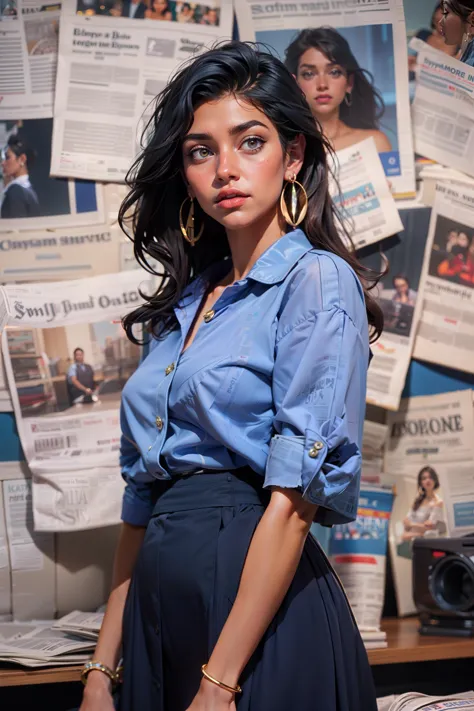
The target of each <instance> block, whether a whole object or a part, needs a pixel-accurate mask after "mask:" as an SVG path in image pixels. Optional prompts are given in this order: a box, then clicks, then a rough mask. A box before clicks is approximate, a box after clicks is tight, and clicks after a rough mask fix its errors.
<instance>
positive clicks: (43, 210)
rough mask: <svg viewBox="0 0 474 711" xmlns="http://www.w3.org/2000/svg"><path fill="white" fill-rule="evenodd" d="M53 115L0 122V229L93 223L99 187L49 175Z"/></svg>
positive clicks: (98, 220) (99, 212)
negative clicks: (46, 117)
mask: <svg viewBox="0 0 474 711" xmlns="http://www.w3.org/2000/svg"><path fill="white" fill-rule="evenodd" d="M52 131H53V120H52V119H32V120H27V121H23V120H19V119H18V120H11V121H0V158H1V161H0V232H11V231H14V230H39V229H52V228H58V227H80V226H81V225H97V224H102V223H103V222H104V221H105V211H104V200H103V191H102V186H101V185H100V184H98V183H95V182H91V181H81V182H79V181H74V180H66V179H64V178H62V179H57V178H52V177H50V164H51V140H52Z"/></svg>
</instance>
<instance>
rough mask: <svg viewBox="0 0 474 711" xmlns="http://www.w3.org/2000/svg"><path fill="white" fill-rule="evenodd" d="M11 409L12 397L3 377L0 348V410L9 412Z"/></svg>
mask: <svg viewBox="0 0 474 711" xmlns="http://www.w3.org/2000/svg"><path fill="white" fill-rule="evenodd" d="M11 410H13V405H12V399H11V397H10V391H9V389H8V386H7V382H6V378H5V367H4V365H3V356H2V353H1V350H0V412H11Z"/></svg>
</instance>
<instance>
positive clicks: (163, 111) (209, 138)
mask: <svg viewBox="0 0 474 711" xmlns="http://www.w3.org/2000/svg"><path fill="white" fill-rule="evenodd" d="M275 97H278V101H276V100H275ZM150 129H151V136H150V138H149V142H148V145H147V146H146V147H145V149H144V150H143V153H142V155H141V156H140V158H139V160H138V162H137V164H136V166H135V170H134V171H133V174H132V177H131V187H132V190H131V192H130V194H129V195H128V197H127V198H126V200H125V201H124V203H123V205H122V207H121V211H120V219H121V224H122V225H123V226H125V223H124V218H125V215H129V214H130V211H133V213H134V218H133V224H134V247H135V254H136V257H137V259H138V261H139V262H142V263H144V262H146V260H147V259H148V258H150V257H153V258H156V259H157V260H159V261H160V264H161V265H163V267H164V269H165V270H166V274H167V278H166V280H165V282H164V283H163V284H162V285H161V286H160V288H159V289H158V290H157V292H156V293H155V294H154V295H153V296H151V297H150V298H148V299H147V302H146V303H145V305H144V306H143V307H141V308H139V309H137V310H136V311H135V312H133V313H132V314H131V315H129V316H128V317H127V318H126V319H125V323H124V325H125V328H126V329H127V333H128V335H129V337H131V338H132V340H134V336H133V333H135V330H134V329H136V328H137V327H141V326H142V325H143V324H145V325H146V326H147V328H148V330H149V332H150V333H151V334H152V339H151V344H150V352H149V354H148V356H147V357H146V358H145V359H144V361H143V362H142V364H141V366H140V367H139V368H138V370H137V372H136V373H135V374H134V375H133V376H132V377H131V378H130V380H129V381H128V383H127V385H126V387H125V389H124V392H123V400H122V428H123V438H122V449H121V463H122V472H123V476H124V478H125V480H126V482H127V486H126V490H125V494H124V507H123V513H122V517H123V521H124V523H123V528H122V536H121V540H120V543H119V546H118V551H117V556H116V564H115V573H114V587H113V591H112V593H111V596H110V598H109V603H108V606H107V612H106V616H105V620H104V624H103V627H102V631H101V636H100V639H99V642H98V645H97V648H96V652H95V660H97V662H100V663H102V664H103V665H106V667H108V668H110V669H113V668H115V666H116V664H117V661H118V657H119V649H120V644H121V642H122V627H121V621H122V617H123V660H124V661H123V665H124V672H123V673H124V682H123V686H122V689H121V701H120V703H121V706H120V708H121V711H132V710H133V711H138V710H140V711H165V710H166V711H234V710H235V708H236V703H237V704H238V708H239V711H250V710H251V709H252V710H254V709H258V711H270V710H271V711H288V709H289V708H295V709H298V711H349V710H350V711H358V710H360V711H375V709H376V702H375V695H374V689H373V683H372V676H371V672H370V668H369V665H368V661H367V656H366V653H365V649H364V647H363V644H362V642H361V638H360V636H359V633H358V631H357V627H356V624H355V622H354V618H353V617H352V615H351V612H350V608H349V605H348V603H347V601H346V599H345V596H344V593H343V590H342V588H341V586H340V584H339V583H338V581H337V579H336V578H335V576H334V574H333V572H332V569H331V568H330V565H329V563H328V561H327V559H326V558H325V557H324V555H323V553H322V551H321V550H320V548H319V546H318V545H317V543H316V542H315V540H314V539H313V538H312V537H311V536H308V532H309V529H310V526H311V523H312V521H313V520H316V521H319V522H320V523H323V524H324V525H329V526H330V525H332V524H334V523H342V522H350V521H352V520H354V519H355V518H356V513H357V502H358V493H359V475H360V464H361V455H360V441H361V431H362V425H363V418H364V410H365V405H364V402H365V385H366V370H367V365H368V360H369V337H368V334H369V329H368V322H369V323H370V325H371V327H372V329H373V333H374V336H377V335H378V334H379V333H380V330H381V326H382V323H381V322H382V316H381V312H380V310H379V308H378V307H377V305H376V304H375V303H374V301H373V299H372V298H371V296H370V294H369V293H368V292H367V291H365V292H364V288H363V287H362V285H361V283H360V281H359V279H358V278H357V274H361V271H362V269H361V267H360V265H359V263H358V262H357V260H356V258H355V257H354V255H353V254H352V253H351V252H349V251H348V250H347V249H346V247H345V246H344V244H343V242H342V241H341V238H340V237H339V234H338V231H337V229H336V226H335V220H334V214H333V206H332V202H331V200H330V197H329V194H328V169H327V165H326V152H327V146H326V144H325V142H324V140H323V139H322V137H321V134H320V132H319V129H318V128H317V126H316V123H315V121H314V119H313V117H312V114H311V111H310V109H309V107H308V105H307V103H306V101H305V99H304V96H303V94H302V93H301V92H300V90H299V89H298V86H297V84H296V82H295V81H294V79H293V77H292V76H291V74H290V73H289V72H288V71H287V70H286V69H285V67H284V65H283V64H282V63H281V62H280V61H279V60H278V59H276V58H275V57H274V56H273V55H271V54H267V53H265V52H260V51H258V50H257V49H254V48H253V47H252V46H250V45H248V44H245V43H240V42H235V43H229V44H226V45H224V46H221V47H220V48H216V49H214V50H211V51H210V52H206V53H203V54H201V55H199V56H198V57H197V58H196V59H195V60H194V61H193V62H192V63H190V64H188V65H187V66H185V68H184V69H182V70H181V71H180V72H179V73H178V74H176V75H175V77H174V78H173V80H172V81H171V82H170V84H168V86H167V87H166V89H165V90H164V91H163V93H162V94H161V96H160V98H159V100H158V104H157V108H156V112H155V115H154V116H153V118H152V120H151V124H150ZM296 180H297V181H298V184H297V183H296ZM293 188H295V192H294V194H293ZM297 223H300V224H301V226H302V229H298V228H297V227H296V225H297ZM303 230H304V231H303ZM367 278H368V275H367V273H365V281H364V283H365V284H367ZM132 575H133V579H132V581H131V583H130V579H131V577H132ZM124 606H125V607H124ZM205 664H207V666H204V668H203V669H202V667H203V665H205ZM107 673H108V672H105V673H104V671H103V670H102V671H101V670H100V669H94V670H93V671H92V672H90V674H89V676H88V678H87V686H86V689H85V698H84V702H83V705H82V707H81V711H96V710H97V711H99V709H100V711H110V710H111V709H112V701H111V696H110V682H109V679H108V677H107ZM240 687H241V690H240Z"/></svg>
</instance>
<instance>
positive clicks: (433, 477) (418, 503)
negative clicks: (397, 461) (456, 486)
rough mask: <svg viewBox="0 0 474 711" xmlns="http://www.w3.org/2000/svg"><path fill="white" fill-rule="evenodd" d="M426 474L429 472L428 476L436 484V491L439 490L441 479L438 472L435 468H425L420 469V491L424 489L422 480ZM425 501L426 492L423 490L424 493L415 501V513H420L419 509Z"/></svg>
mask: <svg viewBox="0 0 474 711" xmlns="http://www.w3.org/2000/svg"><path fill="white" fill-rule="evenodd" d="M425 472H428V474H429V475H430V478H431V481H432V482H433V484H434V489H435V491H436V489H439V477H438V475H437V473H436V471H435V470H434V469H433V467H423V469H420V471H419V472H418V489H421V488H422V486H421V480H422V478H423V474H424V473H425ZM425 499H426V491H425V490H424V489H423V491H422V492H421V493H420V494H418V496H417V497H416V499H415V501H414V504H413V511H418V509H419V508H420V506H421V504H422V503H423V501H424V500H425Z"/></svg>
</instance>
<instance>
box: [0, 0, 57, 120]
mask: <svg viewBox="0 0 474 711" xmlns="http://www.w3.org/2000/svg"><path fill="white" fill-rule="evenodd" d="M59 11H60V2H57V3H48V2H46V3H43V2H41V1H40V0H10V2H4V3H2V5H1V6H0V95H1V103H0V119H15V118H17V117H18V116H22V118H24V119H27V118H49V117H50V116H52V115H53V100H54V86H55V79H56V65H57V60H58V31H59Z"/></svg>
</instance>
